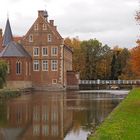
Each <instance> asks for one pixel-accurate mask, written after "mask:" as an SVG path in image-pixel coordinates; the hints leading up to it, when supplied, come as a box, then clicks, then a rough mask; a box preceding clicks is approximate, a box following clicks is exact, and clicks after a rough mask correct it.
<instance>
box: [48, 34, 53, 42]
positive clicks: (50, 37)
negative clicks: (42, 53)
mask: <svg viewBox="0 0 140 140" xmlns="http://www.w3.org/2000/svg"><path fill="white" fill-rule="evenodd" d="M48 42H52V35H51V34H48Z"/></svg>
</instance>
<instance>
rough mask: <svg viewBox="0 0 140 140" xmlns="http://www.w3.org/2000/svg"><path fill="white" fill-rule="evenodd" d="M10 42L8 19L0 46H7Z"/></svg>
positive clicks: (10, 34) (11, 39)
mask: <svg viewBox="0 0 140 140" xmlns="http://www.w3.org/2000/svg"><path fill="white" fill-rule="evenodd" d="M11 41H13V35H12V30H11V26H10V21H9V19H7V22H6V27H5V31H4V35H3V42H2V46H7V45H8V43H10V42H11Z"/></svg>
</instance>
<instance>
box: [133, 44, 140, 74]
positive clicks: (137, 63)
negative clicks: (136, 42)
mask: <svg viewBox="0 0 140 140" xmlns="http://www.w3.org/2000/svg"><path fill="white" fill-rule="evenodd" d="M131 69H132V71H133V72H134V73H135V74H136V75H138V76H140V46H137V47H135V48H133V49H132V51H131Z"/></svg>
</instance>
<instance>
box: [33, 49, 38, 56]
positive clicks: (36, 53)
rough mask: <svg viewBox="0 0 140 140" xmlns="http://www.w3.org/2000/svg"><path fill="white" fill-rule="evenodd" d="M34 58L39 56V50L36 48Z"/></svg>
mask: <svg viewBox="0 0 140 140" xmlns="http://www.w3.org/2000/svg"><path fill="white" fill-rule="evenodd" d="M33 53H34V56H39V48H34V51H33Z"/></svg>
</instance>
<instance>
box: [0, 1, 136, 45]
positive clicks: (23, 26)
mask: <svg viewBox="0 0 140 140" xmlns="http://www.w3.org/2000/svg"><path fill="white" fill-rule="evenodd" d="M138 6H139V3H138V0H116V1H112V0H88V1H87V0H69V1H65V0H58V1H56V0H5V1H2V2H1V5H0V17H1V20H0V26H1V27H2V28H4V26H5V20H6V15H7V14H6V13H7V11H9V14H10V21H11V25H12V27H13V32H14V34H19V35H24V34H25V33H26V31H27V30H28V29H29V28H30V26H31V25H32V24H33V22H34V20H35V19H36V18H37V10H39V9H47V10H48V13H49V18H51V19H54V20H55V23H56V25H57V26H58V30H59V31H60V34H61V35H62V36H63V37H67V36H69V37H75V36H79V37H80V38H81V39H90V38H97V39H100V40H101V41H103V42H104V43H108V44H109V45H110V46H114V45H120V46H123V47H130V46H134V45H135V40H137V36H138V34H139V30H138V28H139V27H138V26H137V25H136V24H137V23H136V21H135V19H134V17H135V13H136V10H138Z"/></svg>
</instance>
